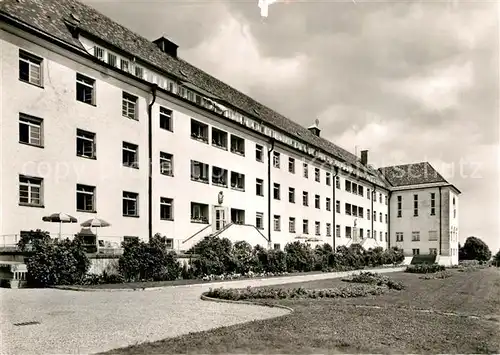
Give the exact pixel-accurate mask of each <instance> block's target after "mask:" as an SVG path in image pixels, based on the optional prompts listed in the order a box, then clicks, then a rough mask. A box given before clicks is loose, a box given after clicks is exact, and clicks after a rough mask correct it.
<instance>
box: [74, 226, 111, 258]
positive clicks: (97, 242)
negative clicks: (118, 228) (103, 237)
mask: <svg viewBox="0 0 500 355" xmlns="http://www.w3.org/2000/svg"><path fill="white" fill-rule="evenodd" d="M80 225H81V226H82V227H87V228H92V227H95V241H96V243H95V244H96V247H97V249H98V250H99V240H98V239H97V228H101V227H109V226H111V223H108V222H106V221H105V220H103V219H100V218H92V219H89V220H88V221H85V222H83V223H81V224H80Z"/></svg>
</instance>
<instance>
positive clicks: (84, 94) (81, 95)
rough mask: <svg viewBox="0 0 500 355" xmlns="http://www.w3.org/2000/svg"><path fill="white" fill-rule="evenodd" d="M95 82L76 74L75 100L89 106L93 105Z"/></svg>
mask: <svg viewBox="0 0 500 355" xmlns="http://www.w3.org/2000/svg"><path fill="white" fill-rule="evenodd" d="M94 91H95V80H94V79H92V78H89V77H87V76H85V75H82V74H78V73H76V99H77V100H78V101H81V102H84V103H86V104H89V105H94V104H95V95H94Z"/></svg>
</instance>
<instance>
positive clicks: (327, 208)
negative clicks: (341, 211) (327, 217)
mask: <svg viewBox="0 0 500 355" xmlns="http://www.w3.org/2000/svg"><path fill="white" fill-rule="evenodd" d="M326 210H327V211H331V210H332V200H331V199H330V198H329V197H327V198H326Z"/></svg>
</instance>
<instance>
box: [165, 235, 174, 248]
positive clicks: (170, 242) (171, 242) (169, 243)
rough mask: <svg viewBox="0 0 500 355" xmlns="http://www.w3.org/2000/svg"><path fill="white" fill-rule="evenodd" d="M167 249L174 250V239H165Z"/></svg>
mask: <svg viewBox="0 0 500 355" xmlns="http://www.w3.org/2000/svg"><path fill="white" fill-rule="evenodd" d="M165 247H166V248H167V249H173V248H174V239H173V238H165Z"/></svg>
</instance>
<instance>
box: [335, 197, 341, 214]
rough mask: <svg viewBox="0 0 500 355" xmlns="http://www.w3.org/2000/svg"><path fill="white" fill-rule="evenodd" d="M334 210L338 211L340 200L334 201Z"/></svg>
mask: <svg viewBox="0 0 500 355" xmlns="http://www.w3.org/2000/svg"><path fill="white" fill-rule="evenodd" d="M335 212H337V213H340V201H339V200H337V201H335Z"/></svg>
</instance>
